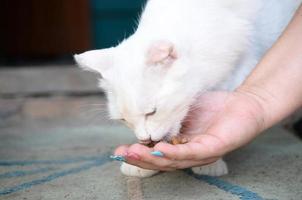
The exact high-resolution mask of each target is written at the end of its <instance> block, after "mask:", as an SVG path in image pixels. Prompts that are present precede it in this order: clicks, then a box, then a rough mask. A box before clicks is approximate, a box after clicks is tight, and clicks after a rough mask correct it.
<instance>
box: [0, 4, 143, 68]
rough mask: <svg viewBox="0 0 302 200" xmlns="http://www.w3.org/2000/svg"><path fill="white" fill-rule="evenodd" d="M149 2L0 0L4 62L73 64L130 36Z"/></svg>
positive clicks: (1, 58) (0, 46)
mask: <svg viewBox="0 0 302 200" xmlns="http://www.w3.org/2000/svg"><path fill="white" fill-rule="evenodd" d="M144 3H145V0H43V1H41V0H26V1H22V0H1V2H0V20H1V24H0V27H1V31H0V34H1V35H0V36H1V37H0V65H2V66H4V65H5V66H22V65H41V64H51V63H56V64H66V63H71V62H72V58H71V55H72V54H73V53H76V52H82V51H85V50H87V49H95V48H105V47H110V46H112V45H116V44H117V43H118V41H121V40H122V39H124V38H125V37H127V36H129V35H130V34H131V33H133V31H134V30H135V27H136V20H137V19H138V16H139V13H140V12H141V10H142V8H143V5H144Z"/></svg>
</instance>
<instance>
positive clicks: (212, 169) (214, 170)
mask: <svg viewBox="0 0 302 200" xmlns="http://www.w3.org/2000/svg"><path fill="white" fill-rule="evenodd" d="M192 171H193V172H194V173H195V174H200V175H209V176H222V175H226V174H228V166H227V164H226V163H225V162H224V161H223V160H222V159H219V160H217V161H216V162H214V163H212V164H209V165H204V166H201V167H193V168H192Z"/></svg>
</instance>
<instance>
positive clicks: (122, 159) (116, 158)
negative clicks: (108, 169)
mask: <svg viewBox="0 0 302 200" xmlns="http://www.w3.org/2000/svg"><path fill="white" fill-rule="evenodd" d="M110 158H111V159H112V160H116V161H121V162H125V161H126V159H125V157H124V156H114V155H112V156H110Z"/></svg>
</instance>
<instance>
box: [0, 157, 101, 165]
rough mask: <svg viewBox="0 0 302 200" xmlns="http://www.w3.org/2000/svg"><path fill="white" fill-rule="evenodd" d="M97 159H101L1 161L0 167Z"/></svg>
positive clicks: (68, 162)
mask: <svg viewBox="0 0 302 200" xmlns="http://www.w3.org/2000/svg"><path fill="white" fill-rule="evenodd" d="M96 159H99V156H98V157H97V156H92V157H78V158H73V159H62V160H22V161H14V160H12V161H7V160H0V166H26V165H36V164H71V163H77V162H83V161H91V160H96Z"/></svg>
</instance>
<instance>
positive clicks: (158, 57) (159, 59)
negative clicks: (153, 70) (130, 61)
mask: <svg viewBox="0 0 302 200" xmlns="http://www.w3.org/2000/svg"><path fill="white" fill-rule="evenodd" d="M176 59H177V52H176V49H175V46H174V44H173V43H171V42H168V41H157V42H154V43H153V44H152V45H151V46H150V48H149V50H148V52H147V64H148V65H156V64H162V65H165V66H170V65H171V64H173V62H174V61H175V60H176Z"/></svg>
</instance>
